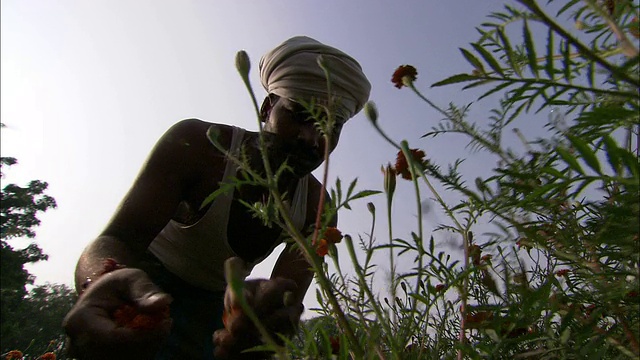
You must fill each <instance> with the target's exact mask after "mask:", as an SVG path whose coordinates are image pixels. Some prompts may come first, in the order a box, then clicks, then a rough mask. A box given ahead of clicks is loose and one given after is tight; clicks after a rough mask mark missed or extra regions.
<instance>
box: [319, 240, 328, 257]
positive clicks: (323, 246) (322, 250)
mask: <svg viewBox="0 0 640 360" xmlns="http://www.w3.org/2000/svg"><path fill="white" fill-rule="evenodd" d="M328 253H329V243H328V242H327V240H325V239H320V241H319V242H318V247H317V248H316V254H318V256H320V257H323V256H325V255H327V254H328Z"/></svg>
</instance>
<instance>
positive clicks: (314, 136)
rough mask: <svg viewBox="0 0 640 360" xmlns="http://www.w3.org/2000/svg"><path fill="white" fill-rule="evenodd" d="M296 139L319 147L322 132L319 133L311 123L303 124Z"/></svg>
mask: <svg viewBox="0 0 640 360" xmlns="http://www.w3.org/2000/svg"><path fill="white" fill-rule="evenodd" d="M298 139H300V140H302V141H304V142H305V143H307V144H309V145H310V146H313V147H315V148H319V147H320V145H321V143H322V134H320V131H318V130H317V129H316V127H315V126H314V125H313V124H308V125H307V124H305V126H302V127H301V128H300V132H299V133H298Z"/></svg>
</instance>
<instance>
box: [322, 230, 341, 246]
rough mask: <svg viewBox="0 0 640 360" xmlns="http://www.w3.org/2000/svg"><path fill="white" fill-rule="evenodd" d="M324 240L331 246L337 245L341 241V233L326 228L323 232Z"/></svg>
mask: <svg viewBox="0 0 640 360" xmlns="http://www.w3.org/2000/svg"><path fill="white" fill-rule="evenodd" d="M324 238H325V239H326V240H327V242H329V243H331V244H337V243H339V242H340V241H341V240H342V232H341V231H340V230H338V228H335V227H328V228H327V230H325V232H324Z"/></svg>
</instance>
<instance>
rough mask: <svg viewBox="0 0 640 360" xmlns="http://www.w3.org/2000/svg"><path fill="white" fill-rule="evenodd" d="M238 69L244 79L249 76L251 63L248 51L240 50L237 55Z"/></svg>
mask: <svg viewBox="0 0 640 360" xmlns="http://www.w3.org/2000/svg"><path fill="white" fill-rule="evenodd" d="M236 69H238V72H239V73H240V76H242V77H248V76H249V70H250V69H251V61H250V60H249V55H248V54H247V52H246V51H244V50H240V51H238V53H236Z"/></svg>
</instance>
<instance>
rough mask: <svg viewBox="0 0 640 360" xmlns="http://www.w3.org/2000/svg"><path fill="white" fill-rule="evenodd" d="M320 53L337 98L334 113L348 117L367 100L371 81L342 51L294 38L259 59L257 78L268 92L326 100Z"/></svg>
mask: <svg viewBox="0 0 640 360" xmlns="http://www.w3.org/2000/svg"><path fill="white" fill-rule="evenodd" d="M319 55H322V57H323V58H324V62H325V64H326V66H327V67H328V69H329V74H330V76H331V92H332V95H333V96H335V97H336V98H337V102H336V105H337V107H336V109H335V111H336V115H337V116H340V117H342V118H344V120H345V121H346V120H348V119H350V118H351V117H353V116H354V115H355V114H357V113H358V112H359V111H360V110H362V107H363V106H364V104H365V103H366V102H367V100H368V99H369V92H370V91H371V84H370V83H369V81H368V80H367V77H366V76H365V75H364V73H363V72H362V68H361V67H360V64H358V62H357V61H356V60H355V59H354V58H352V57H351V56H349V55H347V54H345V53H344V52H342V51H340V50H338V49H336V48H333V47H331V46H328V45H325V44H323V43H321V42H319V41H316V40H314V39H312V38H310V37H306V36H296V37H293V38H291V39H289V40H287V41H285V42H283V43H282V44H280V45H278V47H276V48H275V49H273V50H271V51H270V52H268V53H267V54H265V55H264V56H263V57H262V58H261V59H260V81H261V82H262V86H263V87H264V88H265V90H266V91H267V92H268V93H269V94H275V95H278V96H280V97H283V98H286V99H289V100H293V101H297V100H304V101H310V100H311V98H315V99H316V100H317V101H318V102H320V103H326V101H327V98H328V97H327V80H326V76H325V74H324V71H323V70H322V68H321V67H320V66H319V65H318V56H319Z"/></svg>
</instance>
